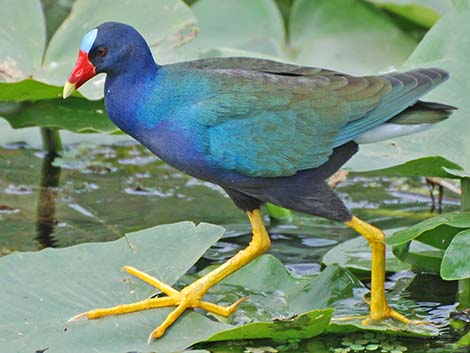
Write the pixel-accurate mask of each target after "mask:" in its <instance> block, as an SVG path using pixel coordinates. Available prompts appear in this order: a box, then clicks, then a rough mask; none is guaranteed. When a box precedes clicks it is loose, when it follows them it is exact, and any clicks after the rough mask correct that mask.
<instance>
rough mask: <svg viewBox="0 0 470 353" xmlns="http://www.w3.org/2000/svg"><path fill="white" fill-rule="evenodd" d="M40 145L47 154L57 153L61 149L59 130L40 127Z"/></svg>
mask: <svg viewBox="0 0 470 353" xmlns="http://www.w3.org/2000/svg"><path fill="white" fill-rule="evenodd" d="M41 136H42V146H43V148H44V149H45V150H46V151H47V153H48V154H52V155H57V154H58V153H59V152H60V151H62V140H61V139H60V134H59V130H56V129H51V128H47V127H42V128H41Z"/></svg>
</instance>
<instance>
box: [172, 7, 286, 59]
mask: <svg viewBox="0 0 470 353" xmlns="http://www.w3.org/2000/svg"><path fill="white" fill-rule="evenodd" d="M192 10H193V12H194V14H195V15H196V17H197V20H198V25H199V31H198V35H197V37H196V38H195V39H194V40H193V41H192V42H191V43H189V44H187V45H185V46H184V47H182V48H180V49H178V50H177V51H176V52H177V53H184V55H185V56H186V57H187V58H193V59H194V58H197V57H199V56H200V55H198V53H201V51H202V53H203V52H204V51H207V50H211V49H220V48H230V49H237V50H243V51H248V52H250V53H251V55H255V56H258V55H259V54H265V55H270V56H273V57H283V56H284V52H283V49H284V43H285V36H286V34H285V30H284V22H283V20H282V16H281V13H280V12H279V9H278V7H277V6H276V3H275V2H274V1H273V0H244V1H219V0H199V1H197V2H196V3H195V4H194V5H193V6H192ZM219 54H222V55H223V51H222V52H221V53H219ZM204 56H207V55H204ZM217 56H221V55H217Z"/></svg>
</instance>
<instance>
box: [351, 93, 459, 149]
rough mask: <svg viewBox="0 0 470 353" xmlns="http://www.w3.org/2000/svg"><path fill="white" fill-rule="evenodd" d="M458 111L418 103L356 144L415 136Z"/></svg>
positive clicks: (448, 106) (433, 104)
mask: <svg viewBox="0 0 470 353" xmlns="http://www.w3.org/2000/svg"><path fill="white" fill-rule="evenodd" d="M456 109H457V108H456V107H453V106H451V105H446V104H441V103H433V102H423V101H417V102H416V103H415V104H413V105H412V106H410V107H408V108H407V109H405V110H404V111H402V112H401V113H400V114H398V115H397V116H395V117H394V118H393V119H391V120H389V121H387V122H386V123H384V124H382V125H379V126H377V127H375V128H373V129H371V130H368V131H366V132H365V133H364V134H362V135H361V136H359V137H357V138H356V139H355V142H356V143H359V144H365V143H373V142H378V141H383V140H386V139H389V138H393V137H398V136H405V135H410V134H414V133H416V132H419V131H423V130H426V129H429V128H430V127H432V125H433V124H435V123H438V122H441V121H443V120H446V119H447V118H448V117H449V116H450V115H451V114H452V112H453V111H454V110H456Z"/></svg>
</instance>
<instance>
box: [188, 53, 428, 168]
mask: <svg viewBox="0 0 470 353" xmlns="http://www.w3.org/2000/svg"><path fill="white" fill-rule="evenodd" d="M186 65H189V66H191V67H192V68H193V69H201V70H204V75H205V76H206V77H209V78H210V80H211V82H214V83H215V84H213V87H212V90H213V91H212V94H210V95H209V96H208V98H207V99H205V100H203V101H199V102H198V109H199V111H200V112H201V117H200V119H201V121H202V123H204V124H205V125H206V126H207V129H208V139H209V141H208V151H206V154H207V156H208V159H209V160H210V161H211V162H213V163H217V164H220V165H222V166H223V167H224V168H227V169H230V170H233V171H236V172H238V173H241V174H244V175H247V176H255V177H279V176H289V175H293V174H295V173H296V172H297V171H299V170H304V169H310V168H314V167H318V166H320V165H321V164H323V163H324V162H326V161H327V160H328V157H329V155H330V154H331V153H332V150H333V148H334V147H336V146H339V145H341V144H344V143H346V142H348V141H351V140H353V139H354V138H355V137H357V136H359V135H360V134H361V133H362V132H365V131H367V130H368V129H370V128H372V127H374V126H376V125H378V124H381V123H383V122H384V121H387V120H389V119H391V118H392V117H393V116H394V115H396V114H398V113H399V112H400V111H402V110H403V109H406V107H408V106H409V105H410V104H413V103H414V102H415V101H416V100H417V99H418V98H419V97H420V96H421V95H422V94H424V93H425V92H426V91H427V90H429V89H430V88H432V87H433V86H435V82H433V81H432V80H431V79H424V78H422V77H421V79H420V76H423V77H426V75H422V74H421V73H419V74H418V73H416V74H413V72H412V73H408V74H395V75H392V74H391V75H385V76H367V77H353V76H349V75H346V74H341V73H338V72H334V71H330V70H323V69H319V68H310V67H301V66H296V65H289V64H283V63H277V62H272V61H267V60H259V59H250V58H226V59H210V60H201V61H194V62H190V63H187V64H186ZM424 86H425V87H424ZM392 106H393V107H392Z"/></svg>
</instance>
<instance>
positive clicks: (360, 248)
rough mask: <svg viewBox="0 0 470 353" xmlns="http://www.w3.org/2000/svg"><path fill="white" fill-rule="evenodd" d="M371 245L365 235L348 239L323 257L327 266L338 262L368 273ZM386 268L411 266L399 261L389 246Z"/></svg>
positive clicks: (408, 267)
mask: <svg viewBox="0 0 470 353" xmlns="http://www.w3.org/2000/svg"><path fill="white" fill-rule="evenodd" d="M371 256H372V253H371V251H370V246H369V244H368V242H367V240H366V239H365V238H364V237H357V238H354V239H351V240H347V241H345V242H343V243H340V244H339V245H337V246H335V247H334V248H332V249H330V250H329V251H328V252H327V253H326V254H325V256H324V257H323V263H324V264H325V265H327V266H329V265H331V264H334V263H336V264H338V265H339V266H341V267H343V268H347V269H349V270H351V271H353V272H357V273H360V274H364V273H368V272H370V269H371ZM386 256H387V257H386V265H385V268H386V270H387V271H389V272H399V271H407V270H409V269H410V266H409V265H407V264H405V263H403V262H401V261H399V260H398V259H397V258H396V257H395V256H394V255H393V253H392V250H391V248H390V247H387V253H386Z"/></svg>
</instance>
